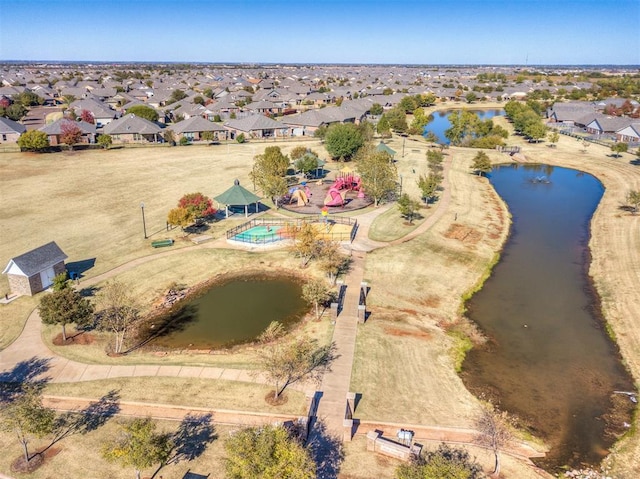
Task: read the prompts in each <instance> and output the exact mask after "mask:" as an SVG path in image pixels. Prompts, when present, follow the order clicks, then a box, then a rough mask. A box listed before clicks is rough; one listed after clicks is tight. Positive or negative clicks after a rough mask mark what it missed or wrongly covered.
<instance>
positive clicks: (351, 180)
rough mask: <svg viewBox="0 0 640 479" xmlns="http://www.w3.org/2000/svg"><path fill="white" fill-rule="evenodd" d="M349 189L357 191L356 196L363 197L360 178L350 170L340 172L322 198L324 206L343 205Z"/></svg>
mask: <svg viewBox="0 0 640 479" xmlns="http://www.w3.org/2000/svg"><path fill="white" fill-rule="evenodd" d="M349 191H357V192H358V198H362V197H364V192H363V191H362V180H361V179H360V177H359V176H357V175H354V174H353V173H352V172H350V171H349V172H341V173H340V174H339V175H338V177H337V178H336V180H335V181H334V182H333V185H331V188H329V191H328V192H327V196H326V197H325V199H324V204H325V206H344V204H345V200H346V196H347V193H348V192H349Z"/></svg>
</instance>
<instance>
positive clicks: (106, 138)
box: [97, 134, 113, 150]
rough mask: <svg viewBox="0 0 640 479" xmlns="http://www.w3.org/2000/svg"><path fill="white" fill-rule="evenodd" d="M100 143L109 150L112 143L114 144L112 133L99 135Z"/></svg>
mask: <svg viewBox="0 0 640 479" xmlns="http://www.w3.org/2000/svg"><path fill="white" fill-rule="evenodd" d="M97 142H98V145H100V146H101V147H102V148H104V149H105V150H108V149H109V148H111V145H112V144H113V138H111V135H107V134H102V135H100V136H99V137H98V140H97Z"/></svg>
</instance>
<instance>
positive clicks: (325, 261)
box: [315, 240, 349, 284]
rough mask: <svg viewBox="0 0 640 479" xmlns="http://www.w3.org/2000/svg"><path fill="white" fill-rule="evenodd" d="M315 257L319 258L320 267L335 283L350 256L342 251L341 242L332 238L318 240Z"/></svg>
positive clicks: (330, 281)
mask: <svg viewBox="0 0 640 479" xmlns="http://www.w3.org/2000/svg"><path fill="white" fill-rule="evenodd" d="M315 258H316V259H317V260H318V267H319V268H320V270H321V271H322V272H323V273H325V274H326V275H327V278H329V283H331V284H335V282H336V279H337V278H338V275H339V274H340V272H342V271H343V270H344V269H345V268H346V267H347V266H348V264H349V260H348V258H347V257H346V256H345V255H344V254H342V253H341V252H340V244H339V243H338V242H336V241H331V240H321V241H319V242H318V244H317V246H316V252H315Z"/></svg>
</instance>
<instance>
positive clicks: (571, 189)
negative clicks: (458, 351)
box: [463, 165, 633, 470]
mask: <svg viewBox="0 0 640 479" xmlns="http://www.w3.org/2000/svg"><path fill="white" fill-rule="evenodd" d="M490 180H491V183H492V184H493V186H494V187H495V189H496V191H497V192H498V194H499V195H500V196H501V197H502V198H503V199H504V200H505V202H506V203H507V205H508V207H509V210H510V211H511V214H512V216H513V225H512V229H511V235H510V238H509V240H508V241H507V244H506V245H505V248H504V251H503V254H502V257H501V259H500V262H499V263H498V264H497V266H496V267H495V269H494V271H493V273H492V275H491V277H490V278H489V280H488V281H487V282H486V283H485V285H484V287H483V289H482V290H481V291H480V292H478V293H477V294H475V295H474V296H473V298H471V300H470V301H469V302H468V304H467V308H468V314H469V317H470V318H471V319H472V320H473V321H474V322H476V323H477V324H478V325H479V326H480V327H481V328H482V330H483V331H484V332H485V334H486V335H487V337H488V338H489V341H488V343H487V345H486V346H485V347H482V348H474V349H473V350H472V351H471V352H470V353H469V354H468V356H467V358H466V360H465V362H464V365H463V379H464V381H465V384H466V385H467V387H468V388H469V389H470V390H472V391H473V392H474V393H475V394H476V395H484V396H485V397H489V398H492V399H493V400H494V401H496V402H498V404H499V405H500V407H501V408H502V409H504V410H507V411H510V412H512V413H514V414H515V415H517V416H518V417H519V418H520V419H521V420H522V421H523V424H524V425H525V426H526V427H528V428H529V429H530V431H531V432H532V433H533V434H534V435H536V436H539V437H542V438H544V439H545V440H546V441H547V443H548V444H549V445H550V446H551V451H550V453H549V454H548V456H547V458H545V459H544V460H542V461H541V462H540V465H542V466H543V467H545V468H547V469H550V470H557V469H559V468H561V467H563V466H564V465H568V466H571V467H576V466H579V465H580V464H583V463H586V464H596V463H598V462H599V461H600V460H601V459H602V458H603V457H604V456H605V455H606V454H607V452H608V451H607V450H608V448H609V447H610V446H611V444H612V443H613V441H614V440H615V438H616V436H617V435H619V434H620V433H621V432H623V431H624V430H625V424H624V423H625V422H631V420H630V410H631V408H632V407H633V403H632V402H631V400H630V398H629V397H628V396H626V395H622V394H615V393H614V391H633V385H632V384H633V383H632V381H631V379H630V377H629V375H628V374H627V372H626V371H625V369H624V367H623V366H622V364H621V361H620V357H619V354H618V350H617V347H616V345H615V344H613V342H612V341H611V340H610V339H609V337H608V336H607V333H606V331H605V328H604V324H603V320H602V317H601V315H600V310H599V300H598V298H597V296H596V295H595V293H594V291H593V288H592V286H591V283H590V281H589V278H588V275H587V268H588V264H589V258H590V256H589V250H588V240H589V222H590V219H591V216H592V215H593V212H594V211H595V208H596V207H597V205H598V202H599V201H600V198H601V197H602V194H603V191H604V189H603V186H602V184H601V183H600V182H599V181H598V180H597V179H596V178H594V177H593V176H591V175H589V174H585V173H582V172H579V171H576V170H570V169H565V168H558V167H551V166H540V165H527V166H525V165H520V166H518V165H510V166H501V167H497V168H494V170H493V171H492V173H491V175H490Z"/></svg>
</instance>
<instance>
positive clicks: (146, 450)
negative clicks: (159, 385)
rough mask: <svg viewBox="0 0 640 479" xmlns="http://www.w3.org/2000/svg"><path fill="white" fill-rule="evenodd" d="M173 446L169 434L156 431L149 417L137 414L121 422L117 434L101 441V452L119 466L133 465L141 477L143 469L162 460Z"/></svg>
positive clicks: (163, 460)
mask: <svg viewBox="0 0 640 479" xmlns="http://www.w3.org/2000/svg"><path fill="white" fill-rule="evenodd" d="M172 448H173V444H172V443H171V436H170V435H169V434H166V433H158V432H156V423H155V422H154V421H153V420H152V419H151V418H149V417H148V418H144V419H142V418H136V419H132V420H129V421H126V422H122V423H121V424H120V431H119V434H118V435H117V436H116V437H115V438H113V439H109V440H108V441H107V442H105V443H104V444H103V446H102V455H103V457H104V458H105V459H107V460H108V461H111V462H119V463H120V465H121V466H122V467H133V468H134V469H135V471H136V479H140V471H141V470H142V469H145V468H147V467H151V466H153V465H154V464H159V465H162V464H164V463H165V462H166V461H167V459H168V458H169V455H170V454H171V450H172Z"/></svg>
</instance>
